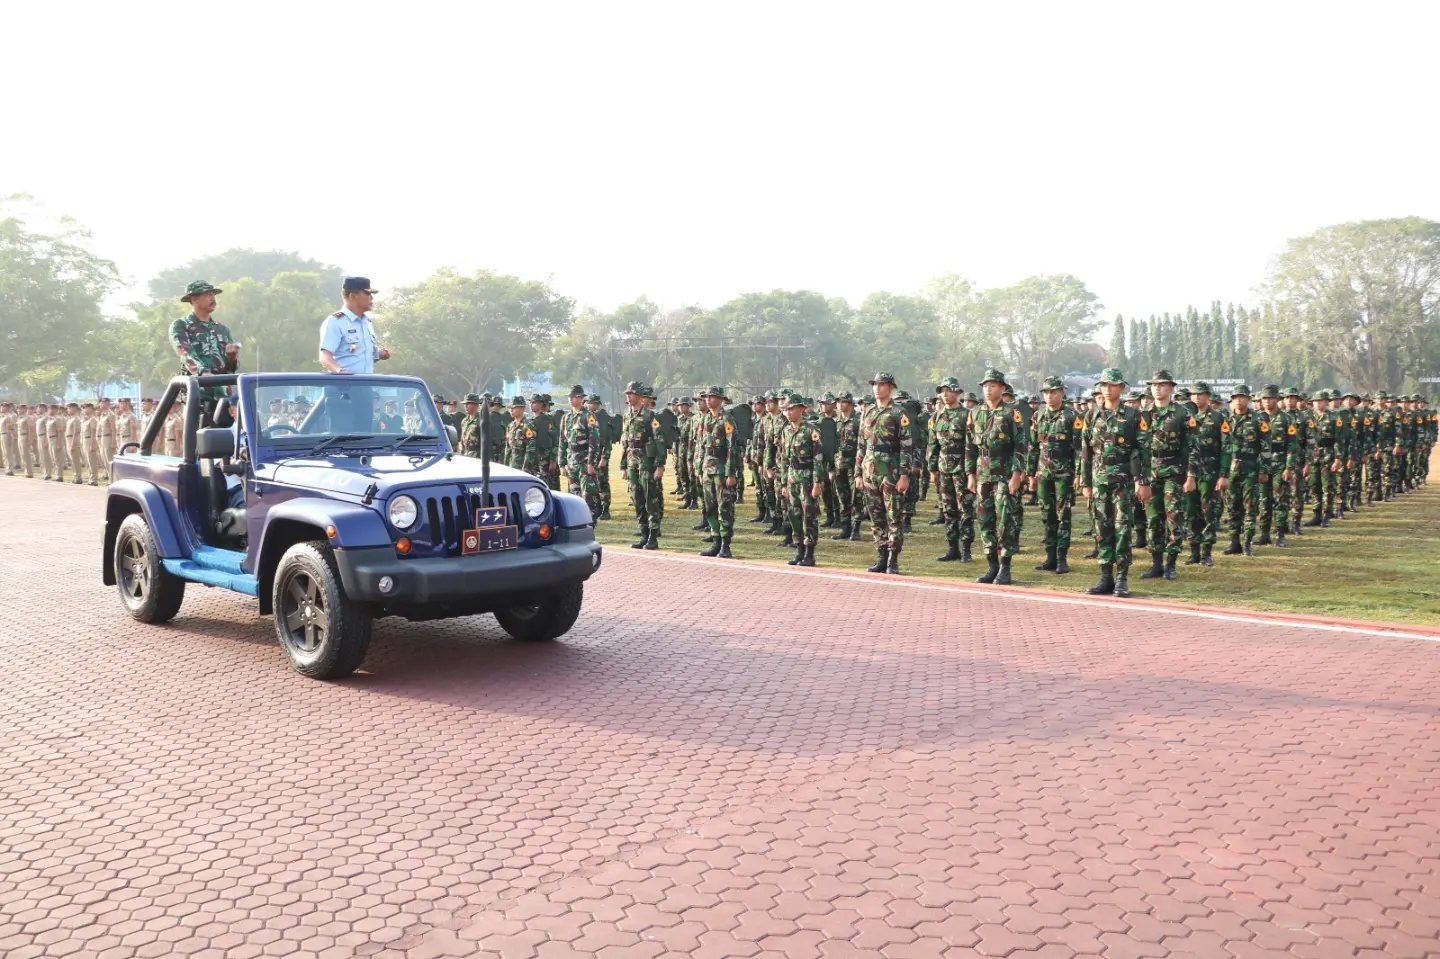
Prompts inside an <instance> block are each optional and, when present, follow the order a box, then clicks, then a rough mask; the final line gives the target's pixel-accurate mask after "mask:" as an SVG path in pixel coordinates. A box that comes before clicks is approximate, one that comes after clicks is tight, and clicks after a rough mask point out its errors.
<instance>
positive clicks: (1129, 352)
mask: <svg viewBox="0 0 1440 959" xmlns="http://www.w3.org/2000/svg"><path fill="white" fill-rule="evenodd" d="M1140 327H1141V323H1140V321H1139V320H1137V319H1135V318H1134V317H1131V318H1130V337H1129V339H1128V340H1127V341H1126V342H1127V343H1128V344H1129V346H1128V347H1127V348H1126V352H1125V356H1126V358H1127V359H1126V362H1128V363H1129V364H1130V365H1131V366H1134V365H1135V364H1137V363H1140V362H1142V360H1141V353H1140ZM1125 373H1126V375H1127V376H1133V375H1134V373H1135V371H1134V370H1132V369H1127V370H1126V371H1125Z"/></svg>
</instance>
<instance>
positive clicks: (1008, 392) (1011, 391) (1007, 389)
mask: <svg viewBox="0 0 1440 959" xmlns="http://www.w3.org/2000/svg"><path fill="white" fill-rule="evenodd" d="M1000 395H1001V396H1008V397H1010V398H1011V399H1014V398H1015V388H1014V387H1013V386H1011V385H1010V384H1009V383H1006V384H1004V385H1003V387H1002V388H1001V390H1000Z"/></svg>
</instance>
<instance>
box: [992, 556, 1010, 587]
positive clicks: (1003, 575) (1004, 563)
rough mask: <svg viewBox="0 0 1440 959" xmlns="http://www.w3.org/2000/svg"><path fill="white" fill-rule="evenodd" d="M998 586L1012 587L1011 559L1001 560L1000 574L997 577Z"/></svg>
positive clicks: (996, 583)
mask: <svg viewBox="0 0 1440 959" xmlns="http://www.w3.org/2000/svg"><path fill="white" fill-rule="evenodd" d="M995 585H996V586H1009V585H1010V557H1008V556H1006V557H1005V558H1004V559H1002V560H1000V573H999V575H997V576H996V577H995Z"/></svg>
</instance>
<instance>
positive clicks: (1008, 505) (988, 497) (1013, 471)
mask: <svg viewBox="0 0 1440 959" xmlns="http://www.w3.org/2000/svg"><path fill="white" fill-rule="evenodd" d="M980 388H981V389H982V390H983V391H984V393H985V402H984V403H983V404H981V405H979V406H977V407H975V409H973V410H971V411H970V413H969V421H968V422H967V423H966V427H965V473H966V475H967V477H968V486H969V489H970V491H971V492H972V493H974V494H975V519H976V524H977V525H978V526H979V527H980V539H981V541H982V542H983V543H984V544H985V559H986V561H987V563H988V564H989V567H988V568H987V569H986V571H985V573H984V574H983V575H982V576H980V578H979V579H977V580H976V582H977V583H995V584H996V585H999V586H1006V585H1009V583H1010V560H1011V558H1012V557H1013V556H1014V555H1015V551H1016V548H1017V547H1018V546H1019V545H1020V524H1019V523H1018V522H1016V521H1014V520H1012V519H1011V516H1012V514H1013V513H1014V512H1015V510H1016V509H1018V508H1019V493H1020V488H1021V486H1022V485H1023V484H1024V482H1025V466H1026V460H1027V459H1028V458H1029V443H1030V438H1029V435H1028V434H1027V432H1026V426H1025V415H1024V414H1023V413H1021V412H1020V410H1018V409H1016V408H1015V407H1013V406H1011V405H1009V404H1007V403H1005V402H1004V400H1003V394H1004V392H1005V390H1006V389H1007V387H1006V386H1005V376H1004V374H1003V373H1001V372H1000V371H999V370H995V369H991V370H986V371H985V377H984V378H983V379H982V380H981V381H980Z"/></svg>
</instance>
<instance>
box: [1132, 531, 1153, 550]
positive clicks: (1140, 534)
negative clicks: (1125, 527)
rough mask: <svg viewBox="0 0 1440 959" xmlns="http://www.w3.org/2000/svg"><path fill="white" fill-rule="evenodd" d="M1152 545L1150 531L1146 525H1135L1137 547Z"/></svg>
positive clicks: (1142, 547)
mask: <svg viewBox="0 0 1440 959" xmlns="http://www.w3.org/2000/svg"><path fill="white" fill-rule="evenodd" d="M1149 545H1150V531H1149V530H1148V529H1146V528H1145V527H1144V526H1137V527H1135V548H1136V549H1146V548H1147V547H1149Z"/></svg>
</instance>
